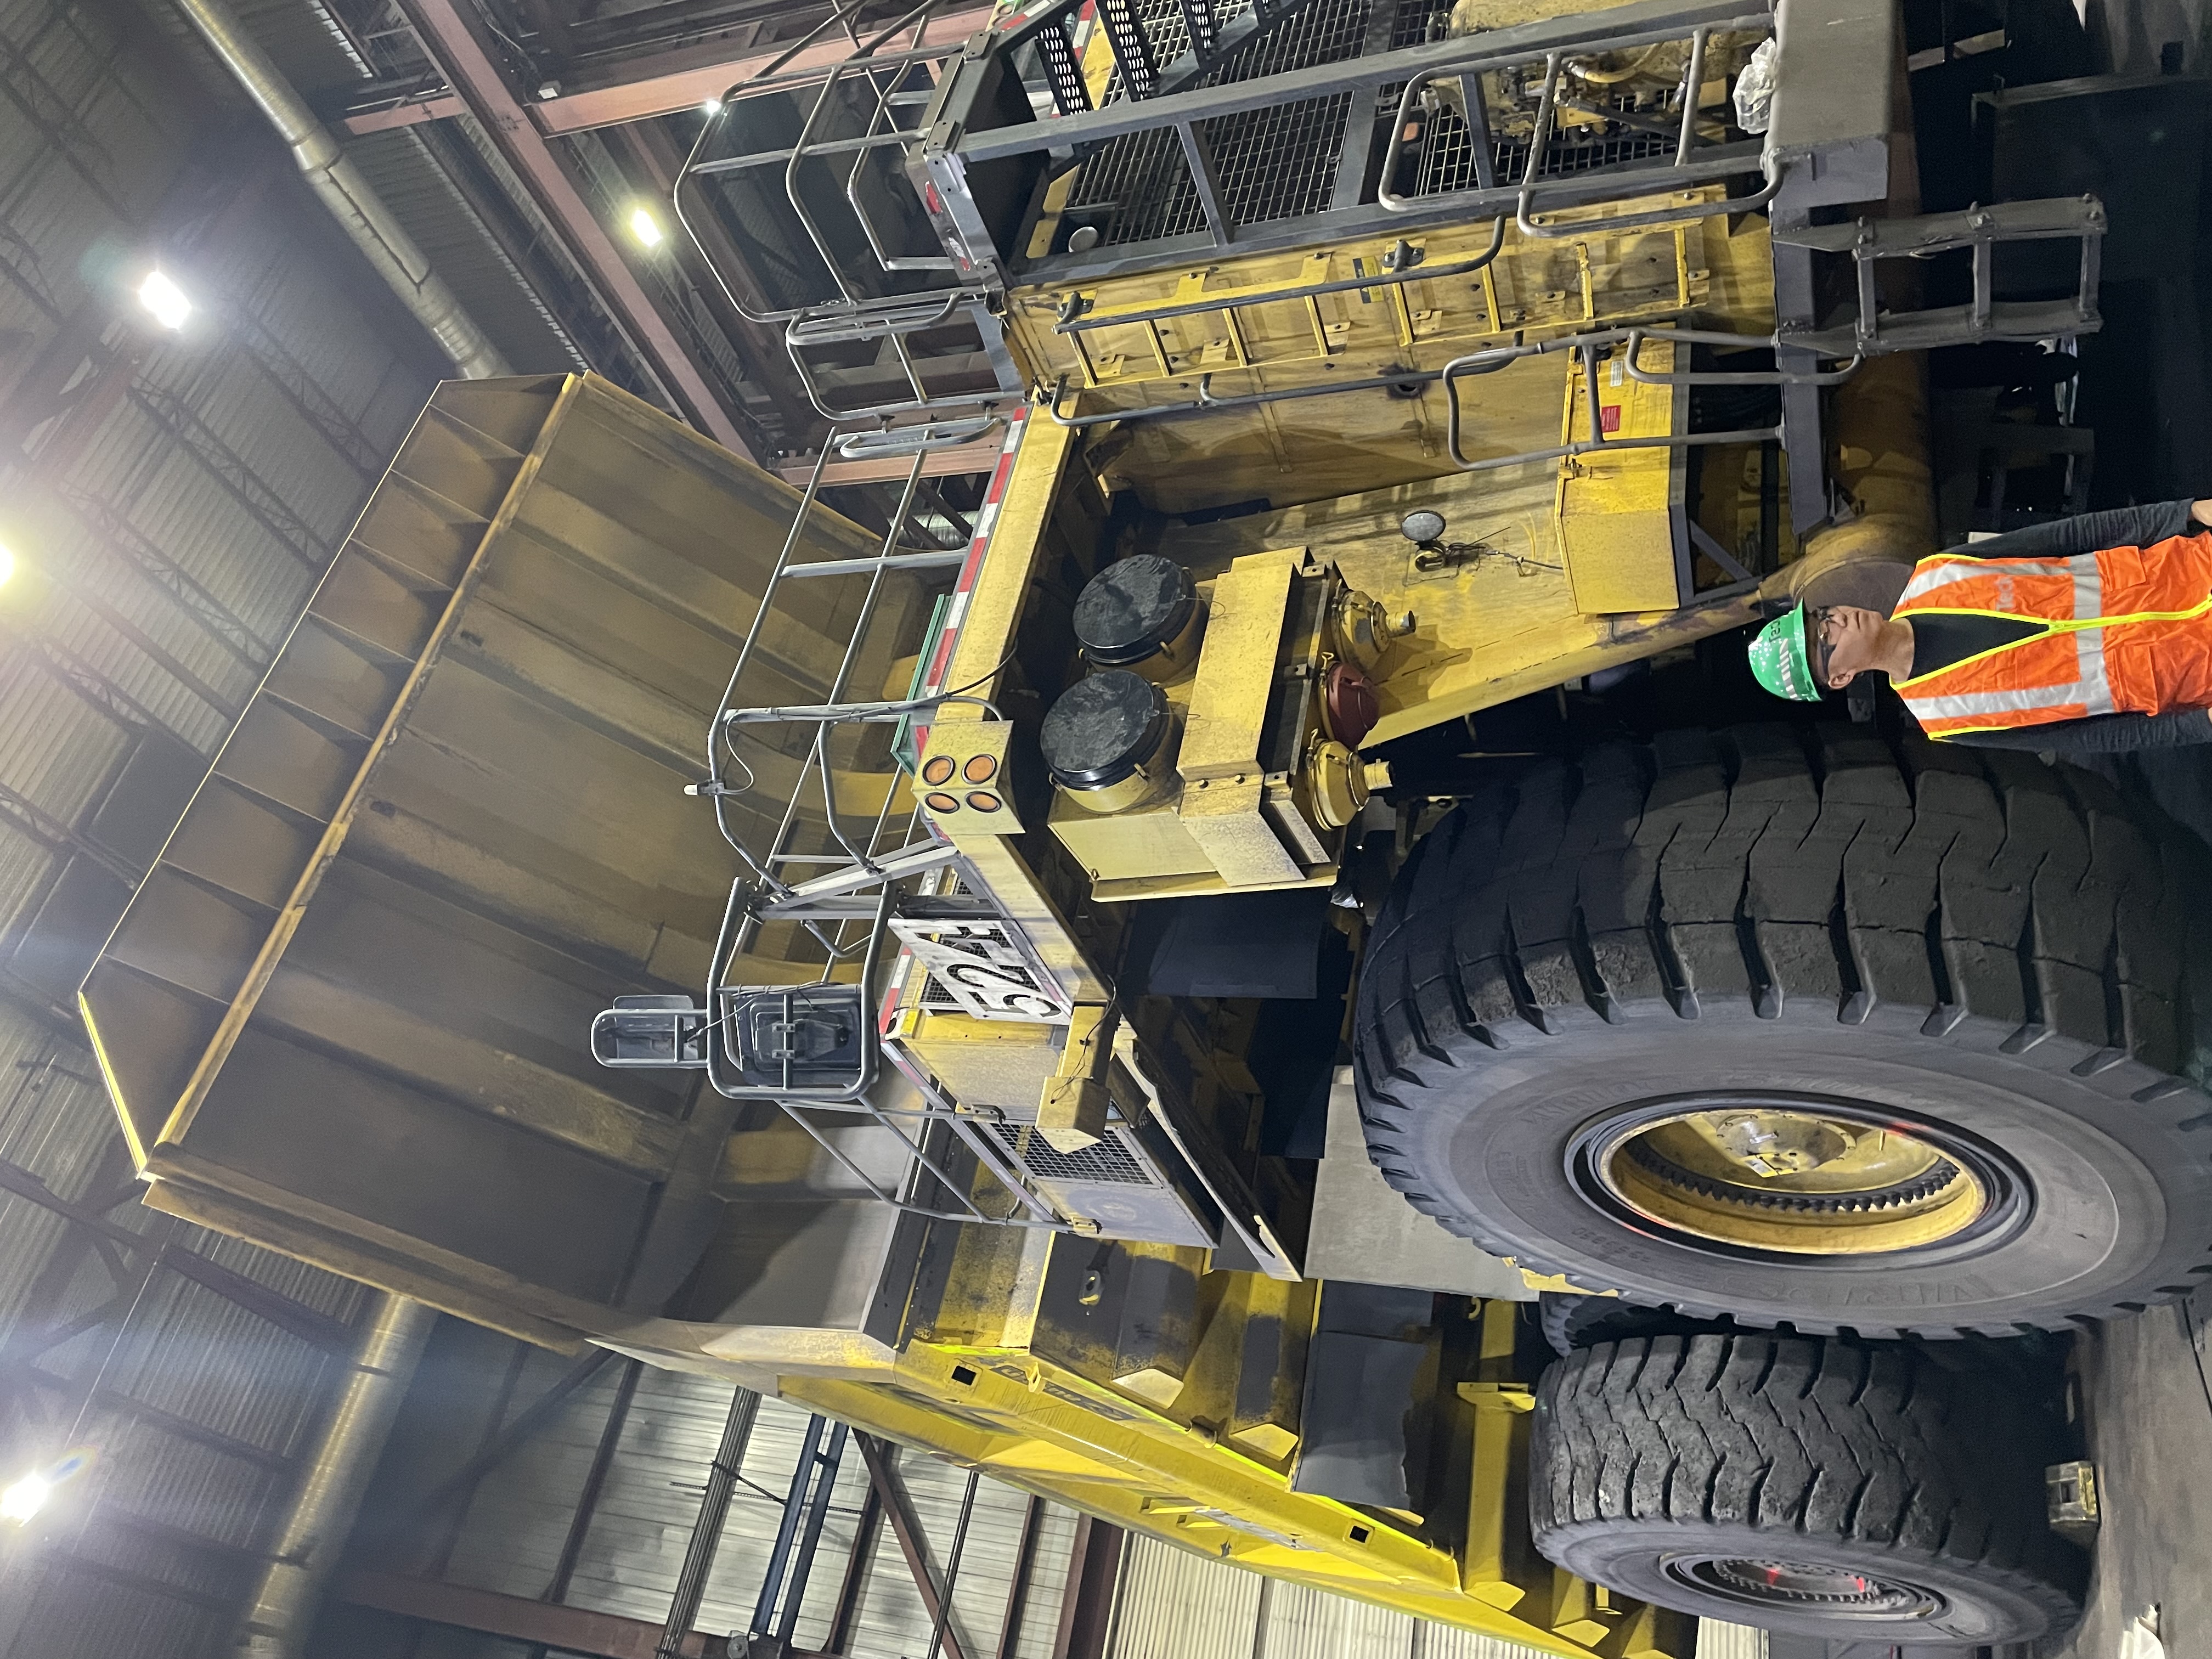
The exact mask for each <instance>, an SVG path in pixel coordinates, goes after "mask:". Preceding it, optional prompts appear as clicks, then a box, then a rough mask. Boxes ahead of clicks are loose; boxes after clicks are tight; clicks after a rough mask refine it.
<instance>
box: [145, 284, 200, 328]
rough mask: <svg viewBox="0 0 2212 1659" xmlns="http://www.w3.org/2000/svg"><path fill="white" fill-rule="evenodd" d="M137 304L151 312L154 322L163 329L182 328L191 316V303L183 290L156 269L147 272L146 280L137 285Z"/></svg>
mask: <svg viewBox="0 0 2212 1659" xmlns="http://www.w3.org/2000/svg"><path fill="white" fill-rule="evenodd" d="M138 303H139V304H140V305H142V306H143V307H146V309H147V310H148V311H149V312H151V313H153V316H154V320H155V322H157V323H159V324H161V326H162V327H163V328H167V329H179V328H182V327H183V326H184V325H185V318H187V317H189V316H191V314H192V302H191V301H190V300H187V299H186V298H185V291H184V289H180V288H179V287H178V286H177V285H176V284H175V283H173V282H171V281H170V280H169V277H168V274H167V272H166V271H163V270H158V269H156V270H149V271H148V272H147V273H146V280H145V281H144V282H143V283H139V284H138Z"/></svg>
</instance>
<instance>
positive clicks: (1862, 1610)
mask: <svg viewBox="0 0 2212 1659" xmlns="http://www.w3.org/2000/svg"><path fill="white" fill-rule="evenodd" d="M1665 1566H1666V1571H1667V1575H1668V1577H1671V1578H1673V1579H1674V1580H1675V1581H1676V1582H1678V1583H1682V1584H1686V1585H1688V1586H1690V1587H1692V1588H1693V1589H1699V1590H1702V1591H1703V1592H1705V1594H1706V1595H1717V1596H1721V1597H1723V1598H1725V1599H1726V1600H1728V1601H1735V1602H1737V1603H1740V1604H1741V1605H1743V1606H1745V1607H1758V1608H1763V1609H1765V1611H1767V1612H1770V1613H1772V1612H1779V1611H1783V1610H1785V1609H1787V1610H1792V1611H1796V1612H1802V1613H1822V1614H1825V1615H1828V1616H1830V1617H1834V1618H1839V1619H1866V1620H1900V1621H1901V1620H1922V1619H1931V1618H1933V1617H1935V1616H1936V1614H1938V1613H1942V1611H1943V1609H1944V1607H1945V1606H1946V1602H1945V1601H1944V1598H1943V1597H1942V1596H1941V1595H1937V1594H1936V1592H1935V1591H1933V1590H1930V1589H1923V1588H1921V1587H1920V1586H1918V1585H1915V1584H1909V1583H1904V1582H1902V1581H1901V1580H1896V1579H1888V1578H1877V1577H1875V1576H1874V1575H1873V1574H1871V1573H1864V1572H1856V1571H1852V1570H1851V1569H1850V1568H1848V1567H1832V1566H1820V1565H1814V1564H1812V1563H1808V1562H1802V1561H1784V1560H1765V1559H1758V1558H1756V1557H1750V1556H1733V1555H1705V1556H1674V1557H1670V1558H1669V1559H1668V1561H1667V1562H1666V1564H1665Z"/></svg>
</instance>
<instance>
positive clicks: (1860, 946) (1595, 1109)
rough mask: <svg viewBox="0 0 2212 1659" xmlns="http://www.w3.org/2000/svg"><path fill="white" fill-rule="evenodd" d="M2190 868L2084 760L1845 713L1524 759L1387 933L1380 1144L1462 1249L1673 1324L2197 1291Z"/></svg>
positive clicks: (2005, 1307)
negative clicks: (1968, 741)
mask: <svg viewBox="0 0 2212 1659" xmlns="http://www.w3.org/2000/svg"><path fill="white" fill-rule="evenodd" d="M2204 863H2205V853H2204V849H2203V847H2202V846H2201V845H2200V844H2199V843H2197V842H2195V841H2194V840H2193V839H2192V838H2191V837H2189V836H2186V835H2185V834H2184V833H2183V832H2181V831H2180V830H2179V829H2175V828H2174V827H2173V826H2172V825H2171V824H2169V823H2164V822H2163V821H2162V820H2158V819H2156V818H2155V817H2154V815H2149V814H2146V813H2141V812H2138V811H2135V810H2134V809H2131V808H2130V805H2128V804H2127V803H2126V802H2124V800H2123V799H2121V797H2120V796H2119V794H2118V792H2117V791H2115V790H2114V789H2112V787H2110V786H2109V785H2106V784H2105V783H2104V782H2102V781H2100V780H2099V779H2097V778H2095V777H2093V776H2091V775H2087V774H2083V773H2078V772H2073V771H2070V770H2069V771H2061V770H2057V769H2051V768H2048V767H2045V766H2044V765H2042V764H2040V763H2038V762H2037V761H2035V760H2034V759H2033V757H2027V756H2020V755H2015V754H2011V753H2008V752H2002V751H1997V752H1984V753H1977V752H1976V751H1971V750H1960V749H1955V748H1947V747H1945V746H1942V745H1935V744H1918V743H1915V744H1913V745H1912V746H1911V748H1909V749H1908V750H1906V751H1905V753H1904V754H1903V756H1902V757H1900V756H1899V755H1898V754H1895V753H1893V751H1892V750H1890V749H1889V747H1888V746H1887V744H1884V743H1883V742H1882V741H1881V739H1880V738H1876V737H1875V736H1873V735H1872V734H1871V733H1869V732H1865V731H1863V730H1861V729H1856V728H1850V727H1841V726H1814V727H1802V728H1793V727H1789V726H1747V727H1741V728H1736V729H1735V730H1732V731H1729V732H1721V733H1717V734H1716V733H1708V732H1670V733H1665V734H1662V736H1661V737H1660V738H1658V739H1657V740H1656V741H1655V742H1654V743H1653V744H1651V745H1650V746H1649V747H1648V748H1647V747H1644V746H1643V745H1634V744H1616V745H1608V746H1607V747H1605V748H1601V749H1599V750H1594V751H1592V752H1591V753H1589V755H1587V756H1585V757H1583V759H1582V760H1580V761H1579V762H1577V763H1561V762H1546V763H1540V764H1539V765H1538V766H1536V767H1535V768H1534V769H1531V770H1529V771H1528V772H1526V773H1524V774H1522V775H1521V776H1520V777H1519V778H1517V779H1516V780H1514V781H1510V782H1500V783H1498V784H1494V785H1492V786H1489V787H1486V788H1485V789H1484V790H1483V791H1482V792H1481V793H1478V794H1476V795H1474V796H1473V797H1471V798H1469V799H1466V800H1465V801H1463V802H1462V804H1461V805H1459V806H1458V807H1456V808H1455V810H1454V811H1453V812H1452V813H1451V814H1450V815H1449V817H1446V818H1445V819H1444V820H1443V823H1440V824H1439V825H1438V826H1437V828H1436V829H1434V830H1432V831H1431V833H1430V834H1429V835H1428V836H1426V837H1425V838H1424V839H1423V841H1422V842H1420V843H1419V845H1418V846H1417V847H1416V848H1414V849H1413V856H1412V858H1411V859H1410V860H1408V862H1407V866H1406V867H1405V868H1404V869H1403V870H1401V872H1399V876H1398V878H1397V881H1396V883H1395V885H1394V887H1393V889H1392V891H1391V894H1390V896H1389V899H1388V900H1387V901H1386V902H1385V903H1384V905H1383V908H1382V910H1381V912H1380V914H1379V915H1377V916H1376V922H1375V927H1374V931H1373V935H1372V938H1371V940H1370V945H1369V949H1368V951H1367V955H1366V960H1365V963H1364V968H1363V971H1362V979H1361V984H1360V987H1359V1015H1358V1033H1357V1038H1358V1040H1357V1042H1356V1043H1355V1046H1354V1060H1355V1062H1356V1075H1357V1079H1358V1093H1359V1102H1360V1111H1361V1115H1362V1119H1363V1121H1364V1125H1365V1128H1366V1135H1367V1144H1368V1150H1369V1153H1370V1156H1371V1157H1372V1158H1373V1159H1374V1161H1375V1163H1376V1165H1377V1166H1378V1167H1379V1168H1380V1169H1381V1170H1382V1171H1383V1175H1384V1176H1386V1177H1387V1178H1388V1179H1389V1181H1390V1182H1391V1183H1392V1184H1393V1185H1394V1186H1395V1187H1397V1188H1399V1190H1400V1191H1401V1192H1403V1193H1404V1194H1406V1195H1407V1198H1409V1199H1410V1200H1412V1201H1413V1204H1414V1205H1415V1206H1417V1207H1419V1208H1420V1209H1422V1210H1424V1211H1425V1212H1428V1213H1429V1214H1431V1215H1432V1216H1434V1217H1436V1218H1437V1220H1439V1221H1440V1222H1442V1223H1443V1225H1445V1226H1446V1227H1447V1228H1449V1229H1450V1230H1451V1231H1454V1232H1456V1233H1458V1234H1460V1235H1462V1237H1467V1238H1469V1239H1472V1240H1474V1242H1475V1243H1477V1244H1479V1245H1480V1246H1481V1247H1482V1248H1483V1249H1486V1250H1489V1251H1491V1252H1492V1253H1493V1254H1496V1255H1507V1256H1511V1257H1513V1258H1515V1259H1516V1260H1517V1261H1520V1262H1521V1263H1522V1266H1524V1267H1529V1268H1532V1269H1534V1270H1536V1271H1539V1272H1542V1273H1558V1274H1563V1275H1565V1278H1566V1279H1568V1281H1569V1282H1570V1283H1571V1284H1572V1285H1575V1286H1576V1287H1577V1288H1581V1289H1586V1290H1593V1291H1617V1292H1619V1293H1620V1295H1621V1296H1622V1297H1626V1298H1627V1299H1628V1300H1630V1301H1632V1302H1637V1303H1641V1304H1646V1305H1653V1306H1664V1307H1672V1308H1674V1309H1675V1310H1678V1311H1679V1312H1680V1313H1681V1314H1683V1315H1685V1316H1688V1317H1691V1318H1699V1319H1711V1318H1717V1317H1719V1316H1723V1315H1727V1316H1732V1317H1733V1318H1734V1319H1735V1321H1736V1322H1738V1323H1739V1324H1742V1325H1750V1326H1760V1327H1765V1326H1772V1325H1776V1324H1779V1323H1784V1322H1787V1323H1790V1324H1792V1325H1794V1326H1796V1328H1798V1329H1800V1330H1803V1331H1815V1332H1823V1331H1838V1330H1852V1331H1857V1332H1858V1333H1860V1334H1864V1335H1868V1336H1896V1335H1900V1334H1908V1333H1912V1334H1923V1335H1929V1336H1948V1335H1958V1334H1964V1333H1966V1332H1979V1333H1984V1334H1990V1335H2004V1334H2011V1333H2014V1332H2016V1331H2019V1330H2022V1329H2033V1328H2048V1329H2057V1328H2064V1327H2066V1326H2067V1325H2068V1324H2069V1323H2071V1322H2076V1321H2079V1320H2082V1319H2086V1318H2099V1317H2105V1316H2111V1315H2114V1314H2117V1313H2121V1312H2125V1311H2130V1310H2138V1309H2140V1308H2142V1306H2144V1305H2146V1304H2149V1303H2152V1302H2155V1301H2160V1300H2163V1299H2166V1298H2170V1297H2177V1296H2180V1295H2184V1294H2186V1293H2187V1292H2188V1291H2190V1290H2191V1288H2193V1287H2194V1285H2196V1284H2197V1283H2198V1282H2200V1279H2201V1276H2203V1275H2204V1274H2207V1273H2212V1160H2208V1153H2212V1097H2208V1096H2207V1095H2206V1094H2205V1093H2203V1091H2200V1090H2199V1089H2198V1088H2197V1087H2196V1086H2195V1085H2193V1084H2191V1082H2189V1081H2188V1080H2187V1079H2186V1078H2185V1076H2183V1075H2180V1073H2183V1071H2184V1068H2185V1065H2186V1064H2187V1062H2188V1060H2189V1058H2190V1055H2191V1048H2192V1042H2191V1037H2190V1036H2189V1035H2188V1034H2189V1032H2190V1031H2191V1019H2192V1018H2193V1011H2192V1007H2191V997H2190V993H2189V987H2188V983H2187V976H2186V975H2185V971H2184V959H2185V950H2186V949H2188V948H2192V946H2191V941H2190V940H2188V939H2186V938H2185V929H2184V923H2185V920H2186V918H2187V917H2188V916H2189V915H2191V914H2192V913H2193V912H2194V910H2195V909H2196V908H2197V907H2198V906H2200V905H2201V903H2202V902H2203V897H2204V896H2205V895H2206V893H2207V892H2208V890H2212V884H2208V883H2207V882H2206V880H2205V879H2204V878H2203V873H2202V872H2203V866H2204ZM2193 931H2197V932H2201V931H2202V930H2193Z"/></svg>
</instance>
